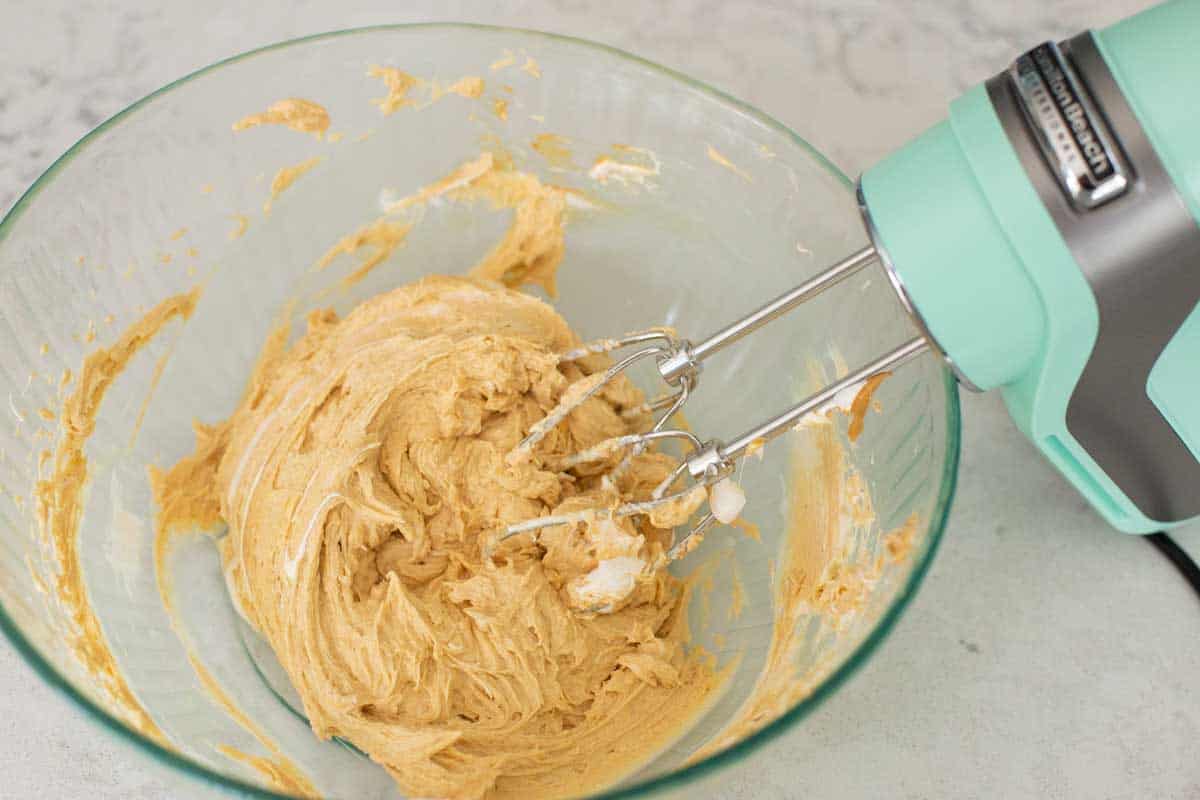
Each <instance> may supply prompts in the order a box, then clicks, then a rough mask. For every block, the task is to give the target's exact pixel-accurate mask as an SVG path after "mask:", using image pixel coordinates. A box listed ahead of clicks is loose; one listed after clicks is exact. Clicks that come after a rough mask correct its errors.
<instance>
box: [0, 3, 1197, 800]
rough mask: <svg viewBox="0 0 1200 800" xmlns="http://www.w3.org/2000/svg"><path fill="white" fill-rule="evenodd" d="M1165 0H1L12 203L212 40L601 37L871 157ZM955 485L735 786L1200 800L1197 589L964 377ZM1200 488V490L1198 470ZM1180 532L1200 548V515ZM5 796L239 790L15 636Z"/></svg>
mask: <svg viewBox="0 0 1200 800" xmlns="http://www.w3.org/2000/svg"><path fill="white" fill-rule="evenodd" d="M1146 5H1149V3H1148V2H1147V0H911V1H910V2H886V3H885V2H872V1H871V0H792V2H784V1H783V0H779V1H777V2H769V1H768V0H755V1H754V2H747V1H746V0H738V2H721V1H720V0H664V1H663V2H656V3H636V4H635V3H633V2H625V3H623V2H616V3H611V2H610V3H601V2H596V1H595V0H593V2H588V0H520V1H517V2H510V3H508V4H507V8H506V9H505V10H504V11H499V10H496V9H495V8H494V7H493V6H494V4H492V3H486V2H464V1H463V0H441V1H440V2H431V0H409V2H398V1H397V0H337V2H315V1H314V2H300V1H299V0H259V2H256V3H241V2H238V3H234V2H224V1H223V2H194V1H192V2H188V1H187V0H172V1H171V2H126V3H120V4H115V5H109V4H105V3H93V2H87V0H3V2H2V7H3V12H2V14H0V23H3V24H0V208H7V207H8V206H9V205H10V204H11V203H12V202H13V200H14V199H15V198H16V196H17V195H18V193H19V192H21V191H22V190H23V189H24V188H25V187H26V186H27V185H28V184H29V183H30V182H31V181H33V180H34V178H36V177H37V175H38V174H39V173H40V172H41V171H42V170H43V169H44V168H45V167H46V166H47V165H49V163H50V162H51V161H52V160H53V159H54V158H55V157H56V156H57V155H58V154H59V153H61V152H62V151H63V150H64V149H66V148H67V147H68V146H69V145H70V144H71V143H72V142H73V141H75V139H77V138H78V137H79V136H81V135H82V134H83V133H84V132H86V131H87V130H88V129H89V128H90V127H92V126H94V125H95V124H96V123H98V122H100V121H101V120H102V119H104V118H105V117H107V116H109V115H111V114H113V113H115V112H116V111H118V110H120V109H121V108H123V107H124V106H125V105H127V104H128V103H130V102H132V101H133V100H136V99H137V98H139V97H141V96H142V95H144V94H146V93H148V92H150V91H152V90H153V89H156V88H158V87H159V86H160V85H161V84H163V83H166V82H167V81H168V80H171V79H173V78H177V77H179V76H181V75H183V74H185V73H187V72H190V71H191V70H193V69H196V68H198V67H201V66H203V65H205V64H207V63H209V62H211V61H214V60H216V59H218V58H221V57H223V56H227V55H230V54H233V53H236V52H239V51H242V50H246V49H249V48H252V47H256V46H258V45H262V44H266V43H268V42H271V41H276V40H280V39H288V38H292V37H295V36H299V35H303V34H308V33H315V32H318V31H323V30H329V29H336V28H346V27H354V26H360V25H367V24H373V23H384V22H410V21H418V20H430V19H450V20H465V21H475V22H489V23H498V24H505V25H515V26H522V27H534V28H543V29H546V30H551V31H556V32H561V33H568V34H573V35H577V36H584V37H588V38H593V39H598V40H600V41H603V42H607V43H609V44H614V45H617V46H619V47H622V48H625V49H628V50H632V51H633V52H636V53H639V54H640V55H643V56H645V57H647V58H650V59H652V60H655V61H659V62H662V63H664V64H667V65H669V66H671V67H674V68H676V69H679V70H682V71H684V72H686V73H689V74H691V75H694V76H696V77H698V78H701V79H703V80H706V81H708V82H710V83H713V84H715V85H717V86H719V87H721V88H723V89H725V90H727V91H729V92H730V93H732V94H734V95H737V96H739V97H741V98H743V99H745V100H747V101H749V102H750V103H752V104H754V105H756V106H758V107H759V108H761V109H763V110H765V111H767V112H769V113H771V114H773V115H775V116H776V117H778V118H779V119H780V120H782V121H783V122H784V123H786V124H788V125H790V126H792V127H793V128H794V129H796V130H797V131H799V133H800V134H801V135H803V136H805V137H806V138H808V140H809V141H811V142H812V143H814V144H815V145H816V146H817V147H818V148H819V149H821V150H822V151H824V152H825V153H827V154H829V155H830V156H831V157H832V158H833V160H834V161H835V162H837V163H838V164H839V165H841V166H842V167H843V168H844V169H845V170H846V171H847V172H849V173H855V172H857V171H859V170H861V169H862V168H864V167H866V166H868V165H870V164H871V163H873V162H874V161H875V160H876V159H877V158H878V157H880V156H881V155H883V154H884V153H886V152H887V151H888V150H890V149H892V148H893V147H895V146H897V145H899V144H901V143H902V142H904V141H905V140H906V139H908V138H909V137H911V136H913V135H914V134H916V133H918V132H919V131H921V130H922V129H923V128H925V127H927V126H928V125H930V124H932V123H933V122H935V121H937V120H938V119H939V118H940V117H941V115H942V114H943V113H944V109H945V107H946V104H947V102H948V101H949V100H950V99H951V98H952V97H953V96H954V95H955V94H957V93H958V92H960V91H962V90H963V89H965V88H967V87H968V86H970V85H972V84H974V83H976V82H978V81H980V80H982V79H984V78H986V77H988V76H989V75H990V74H992V73H993V72H996V71H998V70H999V69H1001V68H1002V67H1004V66H1005V65H1006V63H1007V62H1008V61H1009V60H1010V59H1011V58H1012V57H1013V56H1015V55H1016V54H1017V53H1019V52H1020V51H1022V50H1023V49H1025V48H1027V47H1028V46H1031V45H1033V44H1035V43H1037V42H1038V41H1040V40H1042V39H1046V38H1054V37H1061V36H1064V35H1068V34H1071V33H1074V32H1076V31H1078V30H1081V29H1083V28H1085V27H1094V26H1097V25H1101V24H1106V23H1108V22H1111V21H1114V20H1116V19H1117V18H1119V17H1121V16H1123V15H1125V14H1128V13H1131V12H1133V11H1135V10H1138V9H1140V8H1143V7H1145V6H1146ZM963 412H964V417H965V423H964V424H965V431H964V439H963V446H964V453H963V461H962V470H961V473H960V479H959V493H958V499H957V501H956V503H955V508H954V512H953V514H952V516H951V520H950V525H949V530H948V532H947V535H946V537H945V540H944V542H943V544H942V549H941V553H940V554H939V555H938V557H937V560H936V562H935V564H934V566H933V568H932V570H931V571H930V573H929V576H928V578H927V579H926V581H925V585H924V586H923V587H922V589H921V591H920V593H919V595H918V597H917V599H916V601H915V602H914V603H913V605H912V607H911V608H910V609H909V610H908V612H907V613H906V614H905V616H904V617H903V619H902V620H901V621H900V624H899V625H898V626H897V628H896V630H895V632H894V633H893V634H892V636H891V638H890V639H889V640H888V641H887V642H886V643H885V644H884V646H883V647H882V649H881V650H880V652H879V653H878V654H877V655H876V656H875V657H874V658H873V659H872V660H871V661H870V663H869V664H868V665H867V666H866V668H865V669H863V670H862V671H861V672H860V673H859V674H858V675H856V676H855V677H854V678H853V679H852V680H851V681H850V682H849V683H848V684H847V685H846V686H845V687H844V688H842V689H841V690H840V691H839V692H838V693H837V694H836V695H835V696H834V697H833V698H832V699H831V700H830V701H829V702H827V703H826V704H825V705H824V706H823V707H822V708H820V709H819V710H818V711H817V712H816V713H815V714H814V715H813V716H812V717H811V718H809V719H808V720H806V721H805V722H804V723H803V724H802V725H800V726H799V727H798V728H797V729H795V730H794V731H792V732H790V733H789V734H788V735H786V736H785V737H783V738H782V739H780V740H777V741H776V742H774V743H772V744H771V745H769V746H767V747H766V748H764V749H763V750H761V751H759V752H758V753H756V754H754V755H753V756H751V757H750V758H749V759H747V760H746V761H744V762H742V763H741V764H739V765H737V766H735V767H733V768H731V769H729V770H728V772H727V780H726V781H725V783H724V784H723V786H722V788H720V789H718V790H717V791H718V796H720V797H722V798H738V799H739V800H740V799H742V798H791V797H820V798H825V797H838V798H843V797H844V798H878V797H894V798H950V797H953V798H969V797H1039V798H1059V797H1088V798H1091V797H1107V798H1150V797H1161V798H1197V797H1200V758H1197V755H1196V754H1197V752H1198V750H1200V601H1198V600H1197V598H1196V596H1195V595H1194V594H1192V592H1191V591H1190V589H1189V588H1188V587H1187V586H1186V584H1185V583H1184V582H1183V580H1182V579H1181V578H1179V577H1178V575H1177V574H1176V573H1175V572H1174V571H1173V570H1172V569H1171V568H1170V567H1169V566H1168V564H1167V563H1166V562H1165V561H1164V560H1163V559H1162V558H1161V557H1160V556H1159V555H1158V554H1157V553H1155V552H1154V550H1153V548H1151V547H1150V546H1149V545H1148V544H1147V543H1145V542H1143V541H1140V540H1139V539H1137V538H1136V537H1127V536H1123V535H1120V534H1116V533H1112V532H1111V531H1109V530H1108V529H1107V528H1106V527H1105V526H1104V524H1103V523H1102V522H1101V521H1100V520H1099V519H1098V518H1097V517H1095V516H1094V515H1093V514H1092V513H1091V512H1090V511H1089V510H1087V508H1085V506H1084V503H1083V501H1082V500H1081V499H1080V498H1079V497H1078V496H1077V495H1076V494H1075V493H1074V492H1073V491H1072V490H1071V489H1070V488H1069V487H1068V486H1067V485H1066V484H1065V482H1064V481H1063V480H1062V479H1061V478H1059V477H1058V475H1057V474H1056V473H1055V472H1054V471H1053V470H1052V469H1051V468H1050V467H1049V465H1048V464H1046V463H1044V462H1043V461H1042V460H1041V459H1040V458H1039V457H1038V455H1037V454H1036V452H1035V451H1034V449H1033V447H1032V446H1031V445H1030V444H1028V443H1027V442H1026V441H1025V440H1024V439H1023V438H1022V437H1021V436H1020V434H1019V433H1018V432H1017V431H1016V429H1015V428H1014V427H1013V425H1012V424H1011V423H1010V422H1009V420H1008V417H1007V415H1006V414H1005V412H1004V410H1003V407H1002V405H1001V403H1000V402H999V399H998V398H997V397H993V396H967V395H964V398H963ZM1198 490H1200V487H1198ZM1177 539H1178V540H1179V541H1180V542H1181V543H1182V544H1183V545H1184V546H1185V547H1186V548H1187V549H1188V550H1189V551H1190V552H1191V553H1192V554H1193V555H1194V556H1197V557H1200V527H1198V526H1192V527H1191V528H1189V529H1185V530H1182V531H1180V532H1178V534H1177ZM0 796H2V797H52V798H57V797H84V796H87V797H95V798H118V797H119V798H131V799H132V798H165V797H173V798H180V797H197V798H198V797H205V798H207V797H218V796H219V795H217V794H215V793H213V792H212V790H210V789H205V788H204V787H200V786H198V785H196V784H194V783H191V782H186V781H185V780H184V779H183V778H180V777H178V776H175V775H173V774H171V773H169V772H168V771H167V770H166V768H165V767H161V766H158V765H156V764H153V763H151V762H150V761H149V760H148V759H147V758H146V757H145V756H142V755H140V754H138V753H136V752H134V750H133V749H132V748H131V747H129V746H127V745H125V744H123V743H121V742H118V741H117V740H115V739H114V738H112V737H111V736H110V735H109V734H108V733H106V732H104V731H102V730H101V729H100V728H99V727H98V726H97V725H95V724H93V723H89V722H88V721H87V720H85V718H84V717H83V715H82V713H81V712H79V711H77V710H76V709H75V708H74V707H73V706H71V705H70V704H69V702H68V701H67V700H66V699H64V698H63V697H61V696H60V695H59V694H58V693H56V692H55V691H54V690H53V689H51V688H49V687H48V686H47V685H45V684H44V683H42V682H41V681H40V680H39V679H38V678H37V676H35V675H34V673H33V672H32V670H31V669H30V668H29V667H28V666H27V665H26V664H25V663H24V661H23V659H22V658H21V657H20V656H19V655H18V654H17V653H16V652H15V651H13V650H12V649H11V648H10V647H9V646H8V645H7V643H0Z"/></svg>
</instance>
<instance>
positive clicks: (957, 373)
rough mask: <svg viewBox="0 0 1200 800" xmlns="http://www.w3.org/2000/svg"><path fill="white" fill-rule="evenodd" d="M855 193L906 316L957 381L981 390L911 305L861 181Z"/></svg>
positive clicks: (864, 221)
mask: <svg viewBox="0 0 1200 800" xmlns="http://www.w3.org/2000/svg"><path fill="white" fill-rule="evenodd" d="M857 195H858V211H859V213H860V214H861V215H862V221H863V227H864V228H865V229H866V231H867V237H868V238H869V239H870V240H871V248H872V249H873V250H874V251H875V257H876V258H877V259H878V260H879V264H880V266H882V267H883V274H884V275H887V279H888V283H890V284H891V285H892V289H893V290H895V292H896V296H897V297H899V298H900V305H901V306H903V308H904V310H905V311H906V312H908V316H909V318H911V319H912V321H913V325H915V326H916V328H917V331H918V332H919V333H920V334H921V335H922V336H924V337H925V341H927V342H929V349H930V350H932V351H933V353H934V354H935V355H936V356H937V357H938V358H940V359H941V360H942V362H943V363H944V364H945V365H946V366H947V367H949V369H950V372H952V373H953V374H954V377H955V378H956V379H957V380H958V382H959V383H960V384H962V385H963V386H964V387H966V388H967V389H970V390H971V391H972V392H982V391H983V389H980V388H979V387H978V386H976V385H975V382H974V381H972V380H971V379H970V378H968V377H967V376H966V375H965V374H964V373H963V371H962V370H960V369H959V368H958V365H957V364H955V363H954V359H953V358H951V357H950V355H949V354H948V353H947V352H946V351H945V350H943V349H942V346H941V345H940V344H938V340H937V338H936V337H935V336H934V335H933V332H932V331H930V330H929V326H928V325H926V324H925V318H924V317H922V316H921V312H920V311H918V310H917V307H916V306H915V305H913V302H912V298H911V297H909V296H908V289H907V288H906V287H905V286H904V280H903V279H902V278H901V277H900V273H898V272H896V267H895V266H894V265H893V264H892V259H891V257H890V256H888V252H887V249H886V248H885V247H884V246H883V243H882V242H881V241H880V240H879V230H878V229H877V228H876V227H875V221H874V220H873V219H871V209H870V208H868V207H867V201H866V198H865V197H863V190H862V181H859V182H858V184H857Z"/></svg>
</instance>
